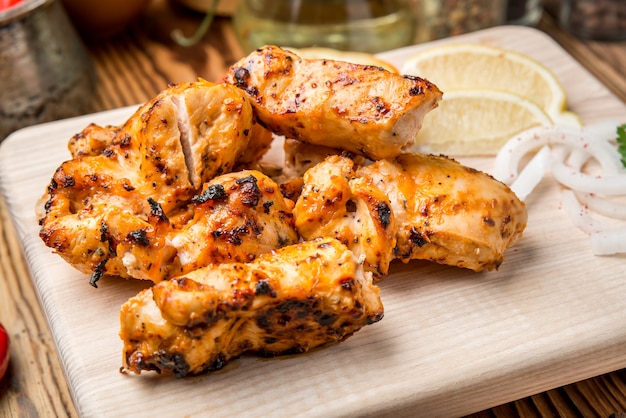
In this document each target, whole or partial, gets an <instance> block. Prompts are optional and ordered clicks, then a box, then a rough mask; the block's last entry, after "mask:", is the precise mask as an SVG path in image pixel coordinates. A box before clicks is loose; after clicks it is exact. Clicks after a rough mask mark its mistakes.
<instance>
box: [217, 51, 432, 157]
mask: <svg viewBox="0 0 626 418" xmlns="http://www.w3.org/2000/svg"><path fill="white" fill-rule="evenodd" d="M225 81H226V82H227V83H231V84H233V85H235V86H237V87H239V88H241V89H243V90H244V91H245V92H246V93H247V94H248V96H249V97H250V99H251V101H252V105H253V106H254V111H255V114H256V116H257V118H258V120H259V122H260V123H261V124H263V125H265V126H266V127H267V128H268V129H270V130H271V131H273V132H275V133H276V134H279V135H284V136H285V137H286V138H291V139H298V140H301V141H304V142H309V143H312V144H317V145H323V146H327V147H341V148H342V149H344V150H346V151H351V152H355V153H359V154H362V155H365V156H366V157H368V158H370V159H374V160H375V159H381V158H393V157H395V156H397V155H399V154H401V153H402V152H406V151H407V150H408V148H409V147H410V145H411V144H413V142H414V140H415V136H416V135H417V132H418V131H419V129H420V128H421V125H422V119H423V117H424V115H425V114H426V113H428V112H429V111H430V110H431V109H433V108H434V107H436V106H437V103H438V102H439V100H440V99H441V96H442V93H441V91H439V89H438V88H437V87H436V86H435V85H434V84H432V83H430V82H428V81H427V80H423V79H421V78H418V77H409V76H401V75H398V74H394V73H391V72H389V71H387V70H385V69H383V68H381V67H374V66H367V65H359V64H352V63H347V62H342V61H332V60H322V59H320V60H307V59H303V58H300V57H299V56H298V55H296V54H294V53H292V52H290V51H287V50H284V49H281V48H278V47H276V46H266V47H263V48H260V49H257V50H256V51H254V52H253V53H251V54H250V55H248V56H247V57H245V58H243V59H242V60H240V61H239V62H237V63H236V64H234V65H233V66H232V67H231V68H230V70H229V72H228V73H227V75H226V77H225Z"/></svg>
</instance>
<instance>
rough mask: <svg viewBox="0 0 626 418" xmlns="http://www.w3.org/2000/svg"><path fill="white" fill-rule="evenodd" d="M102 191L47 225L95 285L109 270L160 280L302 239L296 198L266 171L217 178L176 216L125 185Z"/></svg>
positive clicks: (47, 237) (47, 232)
mask: <svg viewBox="0 0 626 418" xmlns="http://www.w3.org/2000/svg"><path fill="white" fill-rule="evenodd" d="M97 187H99V186H94V188H93V189H97ZM85 189H86V190H87V189H88V188H87V187H85ZM93 189H92V191H93ZM102 192H103V193H98V192H96V193H92V194H91V195H90V196H88V197H86V200H87V201H88V202H89V205H87V206H85V207H82V208H80V210H78V211H77V212H76V213H74V214H72V215H65V216H62V217H59V218H56V219H51V218H50V217H48V218H45V223H44V228H43V229H42V238H43V239H44V241H45V242H46V243H50V244H52V245H54V248H55V250H56V251H57V252H58V253H59V254H60V255H61V256H62V257H63V258H65V259H66V260H67V261H68V262H69V263H70V264H72V265H74V267H76V268H78V269H79V270H80V271H82V272H84V273H88V274H89V273H92V279H91V283H92V285H96V282H97V281H98V279H99V278H100V277H101V276H102V275H104V274H109V275H117V276H121V277H125V278H135V279H142V280H151V281H153V282H159V281H161V280H164V279H166V278H168V277H171V276H172V275H175V274H184V273H187V272H189V271H192V270H195V269H197V268H200V267H203V266H206V265H208V264H211V263H221V262H235V261H238V262H245V261H250V260H253V259H254V258H255V257H256V256H257V255H259V254H262V253H265V252H269V251H271V250H272V249H274V248H279V247H282V246H284V245H289V244H292V243H295V242H297V241H298V235H297V233H296V231H295V227H294V223H293V215H292V213H291V210H292V208H293V202H292V201H290V200H288V199H285V198H284V197H283V196H282V194H281V193H280V189H279V187H278V185H277V184H276V183H275V182H274V181H273V180H271V179H270V178H269V177H267V176H265V175H263V174H261V173H259V172H255V171H240V172H236V173H230V174H224V175H222V176H218V177H216V178H215V179H213V180H212V181H211V182H208V183H206V184H205V187H204V189H203V191H202V193H199V194H198V195H196V196H194V197H192V198H191V200H190V201H189V202H185V203H184V204H181V207H180V208H178V209H177V210H175V211H171V212H170V213H169V214H167V213H165V212H164V211H163V210H162V208H161V207H160V205H159V204H158V203H157V202H156V201H154V200H153V199H152V198H148V199H147V200H142V198H141V197H140V196H138V195H137V194H133V193H132V191H126V190H125V189H124V188H123V187H122V186H120V185H118V184H112V185H111V186H110V187H108V188H107V189H105V190H103V191H102ZM104 192H109V194H105V193H104ZM52 245H51V246H52Z"/></svg>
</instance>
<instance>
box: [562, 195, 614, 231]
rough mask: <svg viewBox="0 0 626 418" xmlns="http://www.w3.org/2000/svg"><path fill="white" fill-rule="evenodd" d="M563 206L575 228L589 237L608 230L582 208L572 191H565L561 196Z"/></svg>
mask: <svg viewBox="0 0 626 418" xmlns="http://www.w3.org/2000/svg"><path fill="white" fill-rule="evenodd" d="M561 204H562V205H563V210H564V211H565V213H566V214H567V216H568V217H569V219H570V220H571V221H572V223H573V224H574V226H576V227H577V228H578V229H580V230H581V231H583V232H584V233H585V234H587V235H591V234H596V233H598V232H602V231H604V230H606V229H607V228H606V226H605V225H603V224H601V223H599V222H598V221H596V220H595V219H593V218H592V217H591V215H590V214H589V211H588V210H587V208H585V207H584V206H582V205H581V204H580V203H579V202H578V199H576V196H575V195H574V192H573V191H571V190H567V189H566V190H563V194H562V195H561Z"/></svg>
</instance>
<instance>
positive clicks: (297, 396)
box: [0, 27, 626, 417]
mask: <svg viewBox="0 0 626 418" xmlns="http://www.w3.org/2000/svg"><path fill="white" fill-rule="evenodd" d="M459 40H463V41H468V42H480V43H486V44H493V45H500V46H504V47H508V48H511V49H514V50H518V51H520V52H523V53H527V54H529V55H531V56H533V57H535V58H537V59H539V60H540V61H541V62H543V63H544V64H546V65H547V66H548V67H549V68H551V69H552V70H553V71H554V72H555V73H556V74H557V75H558V76H559V78H560V79H561V81H562V82H563V84H564V85H565V87H566V89H567V93H568V95H569V100H570V107H571V109H572V110H574V111H575V112H577V113H578V114H579V115H580V116H581V117H582V118H583V120H584V121H585V122H587V123H590V122H595V121H598V120H603V119H615V120H617V121H619V122H626V106H625V105H624V104H623V103H622V102H620V101H619V100H617V99H616V98H615V97H613V96H612V95H611V94H610V93H609V91H608V90H607V89H606V88H605V87H603V86H602V85H601V84H600V83H599V82H598V81H597V80H595V79H594V78H593V77H592V76H591V75H590V74H589V73H588V72H587V71H585V70H584V69H583V68H582V67H581V66H580V65H579V64H578V63H577V62H576V61H575V60H574V59H573V58H571V57H570V56H569V55H567V54H566V53H565V52H564V51H563V50H562V49H561V48H560V47H559V46H558V45H557V44H556V43H554V42H553V41H552V40H551V39H549V38H548V37H546V36H545V35H543V34H542V33H540V32H538V31H536V30H534V29H528V28H523V27H508V28H507V27H500V28H495V29H490V30H486V31H482V32H477V33H473V34H469V35H465V36H463V37H461V38H457V39H454V40H453V41H459ZM441 42H450V40H447V41H441ZM423 47H425V45H422V46H416V47H408V48H404V49H401V50H397V51H393V52H389V53H386V54H383V57H384V58H387V59H388V60H390V61H392V62H393V63H395V64H396V65H398V66H401V65H402V62H403V60H405V59H406V58H407V57H409V56H411V55H412V54H413V53H415V51H416V50H417V49H419V48H423ZM164 87H165V86H164ZM134 109H135V107H131V108H125V109H119V110H115V111H111V112H105V113H101V114H95V115H88V116H84V117H80V118H75V119H69V120H64V121H59V122H54V123H50V124H47V125H40V126H35V127H31V128H27V129H24V130H22V131H19V132H17V133H16V134H14V135H12V136H11V137H9V138H8V139H7V140H6V141H5V142H4V143H3V144H2V146H1V148H0V190H1V192H2V193H3V195H5V197H6V199H7V201H8V204H9V208H10V211H11V214H12V216H13V220H14V222H15V225H16V228H17V231H18V234H19V236H20V239H21V242H22V243H23V248H24V253H25V255H26V259H27V262H28V265H29V266H30V269H31V276H32V277H31V278H32V280H33V281H34V284H35V287H36V289H37V291H38V294H39V297H40V300H41V304H42V306H43V309H44V311H45V314H46V316H47V318H48V320H49V323H50V326H51V329H52V333H53V335H54V338H55V342H56V345H57V347H58V350H59V353H60V357H61V360H62V363H63V366H64V369H65V371H66V375H67V379H68V381H69V385H70V389H71V392H72V395H73V398H74V401H75V403H76V406H77V408H78V411H79V413H80V414H81V415H83V416H87V417H94V416H106V417H111V416H125V417H132V416H146V415H147V414H150V415H157V416H162V417H167V416H173V417H182V416H186V417H187V416H213V417H226V416H228V417H232V416H276V417H292V416H305V417H313V416H324V417H326V416H381V415H392V416H416V415H419V416H455V415H463V414H467V413H471V412H475V411H479V410H482V409H484V408H488V407H491V406H494V405H497V404H501V403H504V402H508V401H511V400H514V399H518V398H521V397H524V396H527V395H530V394H534V393H537V392H541V391H544V390H547V389H550V388H554V387H557V386H561V385H564V384H567V383H571V382H574V381H577V380H581V379H585V378H588V377H591V376H594V375H598V374H602V373H605V372H608V371H612V370H616V369H618V368H622V367H626V257H624V256H611V257H596V256H593V255H592V254H591V248H590V241H589V239H588V237H587V236H586V235H584V234H583V233H582V232H580V231H578V230H577V229H576V228H574V227H573V226H572V224H571V223H570V222H569V220H568V219H567V217H566V216H565V214H564V213H563V212H562V210H561V209H560V188H559V187H558V186H557V185H556V184H555V182H553V181H551V179H550V178H549V177H548V178H546V179H545V180H544V181H543V182H542V183H541V184H540V185H539V188H538V190H537V191H536V193H534V194H533V195H531V196H530V198H529V199H528V200H527V205H528V210H529V223H528V228H527V231H526V234H525V236H524V237H523V239H522V240H521V241H520V242H519V243H518V244H516V245H515V246H514V247H513V248H511V249H510V250H509V251H508V253H507V254H506V256H507V257H506V261H505V263H504V264H503V265H502V267H501V268H500V270H499V271H497V272H486V273H480V274H476V273H472V272H469V271H463V270H459V269H455V268H448V267H442V266H437V265H432V264H428V263H422V262H415V263H412V264H409V265H402V264H400V265H395V266H394V267H393V273H392V274H391V275H390V276H389V277H387V278H385V279H384V280H383V281H382V282H381V284H380V285H381V296H382V299H383V302H384V304H385V317H384V319H383V320H382V321H380V322H379V323H376V324H374V325H371V326H368V327H365V328H364V329H362V330H361V331H359V332H358V333H356V334H355V335H354V336H353V337H351V338H349V339H348V340H346V341H345V342H343V343H341V344H337V345H330V346H327V347H324V348H321V349H318V350H315V351H313V352H311V353H308V354H305V355H297V356H287V357H282V358H276V359H259V358H256V357H254V356H244V357H243V358H241V359H239V360H236V361H233V362H232V363H231V364H229V365H228V366H227V367H226V368H225V369H223V370H221V371H219V372H215V373H212V374H208V375H204V376H200V377H195V378H185V379H182V380H176V379H174V378H162V377H159V376H157V375H154V374H150V373H145V374H142V375H141V376H136V375H122V374H120V373H119V372H118V370H119V367H120V365H121V349H122V344H121V341H120V339H119V338H118V332H119V319H118V318H119V307H120V305H121V304H122V303H123V302H124V301H126V300H127V299H128V298H129V297H131V296H133V295H135V294H136V293H137V292H138V291H139V289H141V288H143V287H144V286H146V284H145V283H137V282H132V281H124V280H120V279H111V280H102V281H101V282H100V283H99V288H98V289H94V288H93V287H91V286H89V284H88V281H89V278H88V277H87V276H85V275H83V274H80V273H78V272H76V271H75V270H74V269H73V268H72V267H70V266H68V265H67V264H65V263H64V262H63V261H62V260H61V259H60V258H59V257H57V256H55V255H53V254H52V253H51V251H50V249H48V248H46V247H45V246H44V245H43V244H42V242H41V241H40V239H39V238H38V235H37V234H38V225H37V217H36V215H35V206H36V204H37V202H38V199H39V198H40V196H41V195H42V193H43V192H44V190H45V188H46V185H47V184H48V181H49V179H50V177H51V175H52V173H53V171H54V170H55V168H56V167H57V166H58V165H59V164H60V163H61V162H62V161H63V160H65V159H67V158H68V157H69V154H68V152H67V148H66V143H67V141H68V139H69V138H70V136H71V135H72V134H74V133H76V132H78V131H80V130H81V129H82V128H83V127H84V126H86V125H87V124H88V123H89V122H97V123H100V124H108V123H111V124H118V123H121V122H122V121H124V120H125V119H126V118H127V117H128V116H129V115H130V114H131V113H132V112H133V111H134ZM463 162H465V163H467V164H470V165H473V166H475V167H477V168H480V169H483V170H485V171H490V170H491V166H492V162H493V161H492V160H491V159H472V160H466V161H463ZM28 279H29V278H26V277H25V278H24V280H28Z"/></svg>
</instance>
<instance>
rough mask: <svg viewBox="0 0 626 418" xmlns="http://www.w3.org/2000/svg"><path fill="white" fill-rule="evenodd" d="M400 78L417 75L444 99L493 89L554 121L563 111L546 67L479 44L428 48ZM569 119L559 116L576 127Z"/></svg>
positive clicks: (562, 99) (564, 103) (554, 80)
mask: <svg viewBox="0 0 626 418" xmlns="http://www.w3.org/2000/svg"><path fill="white" fill-rule="evenodd" d="M401 72H402V73H403V74H412V75H417V76H420V77H423V78H426V79H428V80H429V81H431V82H433V83H435V84H436V85H437V87H439V88H440V89H441V90H442V91H443V92H444V95H445V93H447V92H450V91H452V90H457V89H483V88H485V89H495V90H502V91H507V92H510V93H513V94H517V95H518V96H521V97H524V98H526V99H527V100H531V101H533V102H535V103H537V105H539V107H541V108H542V109H544V110H545V111H546V113H548V115H550V117H551V118H552V119H553V120H555V121H557V120H559V119H560V117H561V116H560V115H561V113H563V112H564V111H565V110H566V107H567V100H566V94H565V90H564V89H563V86H562V85H561V83H560V82H559V80H558V78H557V77H556V75H555V74H554V73H552V72H551V71H550V70H549V69H548V68H547V67H545V66H544V65H543V64H541V63H539V62H538V61H536V60H534V59H533V58H531V57H529V56H527V55H524V54H521V53H517V52H514V51H510V50H506V49H502V48H498V47H494V46H488V45H481V44H465V43H455V44H448V45H444V46H437V47H432V48H428V49H425V50H422V51H420V52H418V53H417V54H416V55H414V56H412V57H411V58H409V59H408V60H407V61H406V62H405V63H404V65H403V67H402V68H401ZM571 116H572V115H565V116H563V118H564V120H565V121H567V122H568V123H576V120H575V118H573V117H571Z"/></svg>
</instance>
